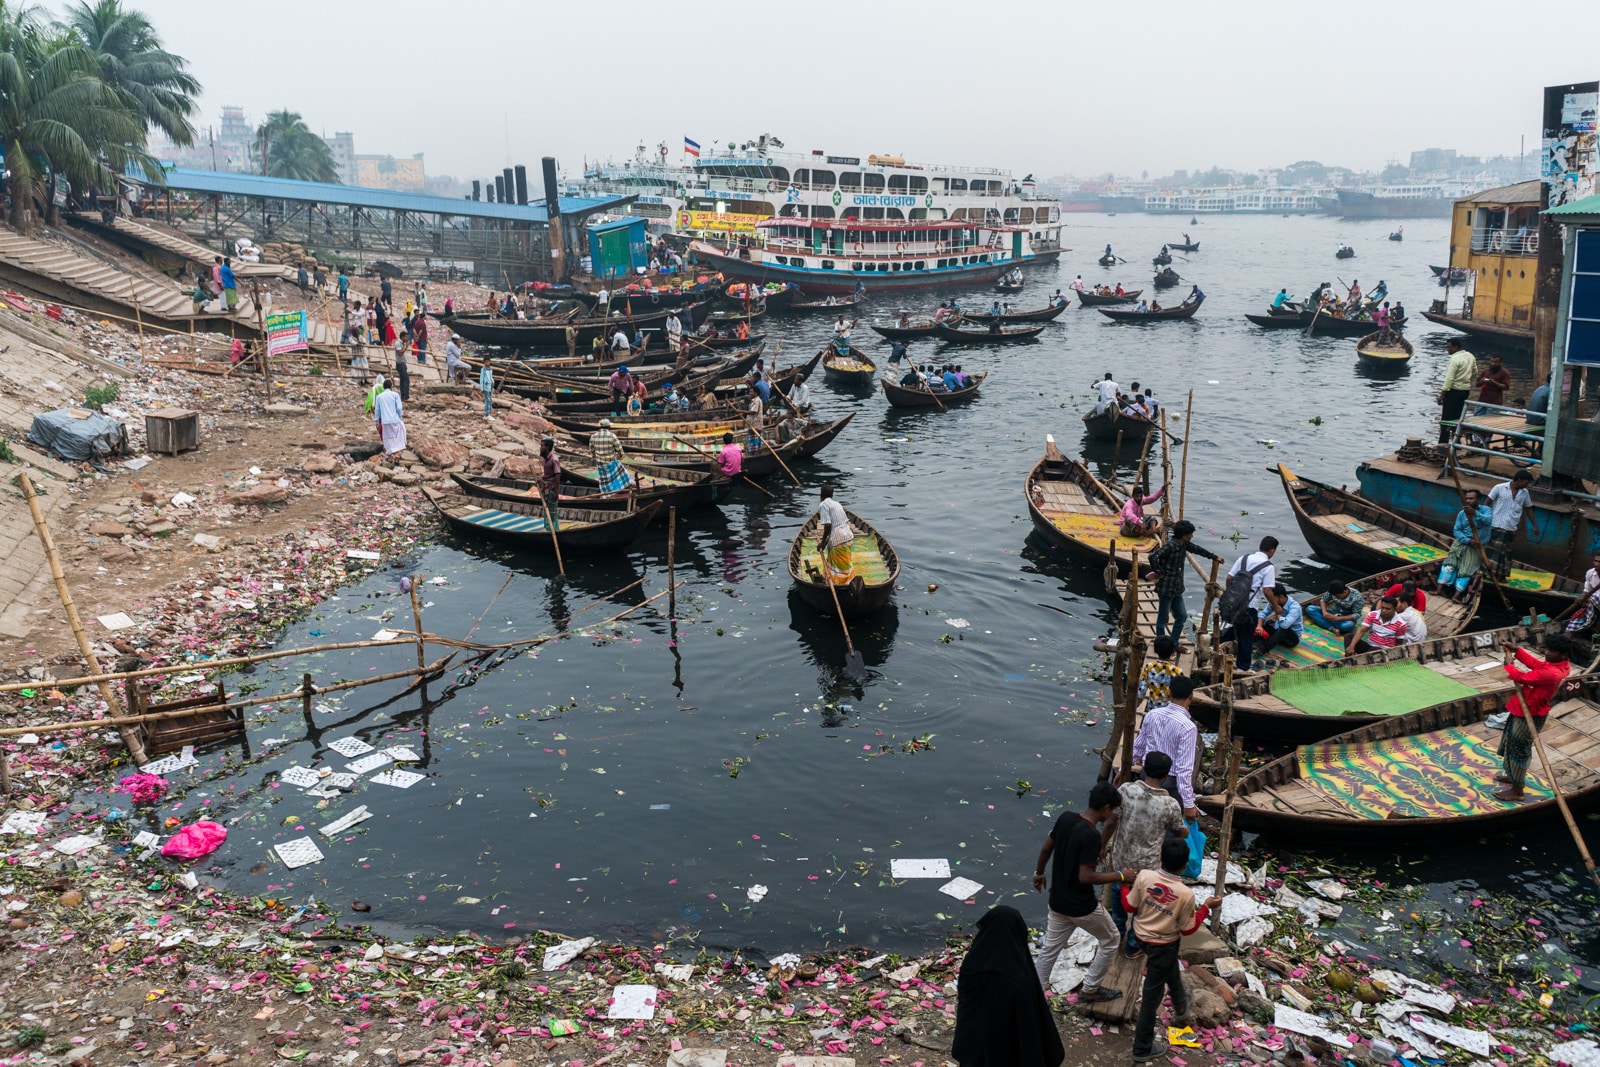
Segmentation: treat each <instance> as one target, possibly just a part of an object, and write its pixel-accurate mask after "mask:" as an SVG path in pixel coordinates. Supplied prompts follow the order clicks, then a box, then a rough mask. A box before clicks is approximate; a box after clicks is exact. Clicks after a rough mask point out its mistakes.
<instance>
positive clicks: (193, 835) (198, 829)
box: [161, 822, 228, 860]
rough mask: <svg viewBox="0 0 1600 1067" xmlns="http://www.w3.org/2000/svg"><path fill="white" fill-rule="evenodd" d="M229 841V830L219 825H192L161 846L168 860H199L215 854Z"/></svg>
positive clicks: (209, 823)
mask: <svg viewBox="0 0 1600 1067" xmlns="http://www.w3.org/2000/svg"><path fill="white" fill-rule="evenodd" d="M227 839H228V830H227V828H226V827H224V826H222V825H221V824H219V823H214V822H197V823H190V824H189V825H188V826H185V827H184V828H183V829H181V830H179V831H178V832H177V833H175V834H173V835H172V837H171V839H170V840H168V841H167V843H166V844H164V845H162V846H161V854H162V855H163V856H166V857H167V858H168V859H175V860H197V859H199V858H200V857H201V856H207V855H210V854H211V853H213V852H215V851H216V850H217V849H218V848H219V847H221V845H222V843H223V842H224V841H226V840H227Z"/></svg>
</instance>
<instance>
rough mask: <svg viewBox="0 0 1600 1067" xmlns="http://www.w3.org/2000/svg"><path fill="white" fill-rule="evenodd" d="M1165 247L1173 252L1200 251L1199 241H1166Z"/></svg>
mask: <svg viewBox="0 0 1600 1067" xmlns="http://www.w3.org/2000/svg"><path fill="white" fill-rule="evenodd" d="M1167 247H1168V248H1170V249H1172V250H1173V251H1174V252H1198V251H1200V242H1199V241H1168V242H1167Z"/></svg>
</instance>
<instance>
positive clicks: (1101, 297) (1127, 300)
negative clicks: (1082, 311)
mask: <svg viewBox="0 0 1600 1067" xmlns="http://www.w3.org/2000/svg"><path fill="white" fill-rule="evenodd" d="M1142 292H1144V290H1143V289H1131V290H1129V291H1128V292H1126V293H1123V294H1122V295H1121V296H1118V295H1117V294H1116V293H1091V292H1090V291H1089V290H1087V289H1080V290H1079V291H1078V303H1080V304H1082V305H1083V306H1084V307H1086V308H1092V307H1100V306H1102V305H1104V306H1108V307H1109V306H1110V305H1112V304H1131V303H1133V302H1134V301H1135V300H1137V299H1139V294H1140V293H1142Z"/></svg>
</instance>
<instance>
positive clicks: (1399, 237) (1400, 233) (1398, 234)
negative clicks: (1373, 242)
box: [1389, 226, 1406, 241]
mask: <svg viewBox="0 0 1600 1067" xmlns="http://www.w3.org/2000/svg"><path fill="white" fill-rule="evenodd" d="M1405 239H1406V228H1405V227H1404V226H1402V227H1400V228H1399V229H1398V230H1396V231H1394V232H1393V233H1391V234H1390V235H1389V240H1391V241H1404V240H1405Z"/></svg>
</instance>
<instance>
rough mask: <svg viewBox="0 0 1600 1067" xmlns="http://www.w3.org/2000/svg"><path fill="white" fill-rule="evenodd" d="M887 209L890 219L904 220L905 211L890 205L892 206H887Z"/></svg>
mask: <svg viewBox="0 0 1600 1067" xmlns="http://www.w3.org/2000/svg"><path fill="white" fill-rule="evenodd" d="M888 210H889V218H891V219H901V220H904V219H905V217H906V215H905V212H903V211H901V210H900V209H899V208H897V207H892V208H889V209H888Z"/></svg>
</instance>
